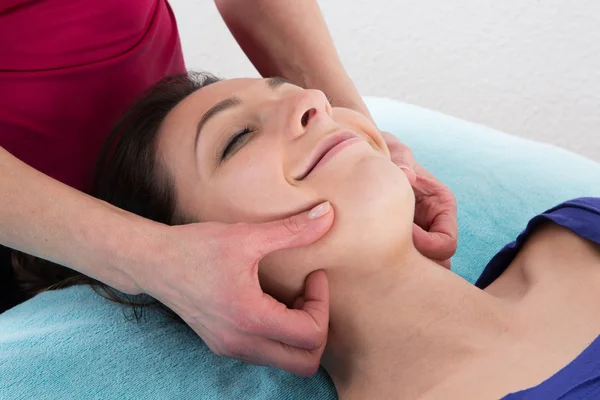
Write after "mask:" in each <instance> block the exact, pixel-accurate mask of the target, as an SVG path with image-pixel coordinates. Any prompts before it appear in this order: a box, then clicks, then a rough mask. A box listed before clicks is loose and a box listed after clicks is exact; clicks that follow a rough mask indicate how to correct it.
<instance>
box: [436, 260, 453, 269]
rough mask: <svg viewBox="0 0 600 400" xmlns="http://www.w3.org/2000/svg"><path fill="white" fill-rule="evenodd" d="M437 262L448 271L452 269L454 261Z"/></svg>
mask: <svg viewBox="0 0 600 400" xmlns="http://www.w3.org/2000/svg"><path fill="white" fill-rule="evenodd" d="M435 262H436V263H438V264H439V265H441V266H442V267H444V268H446V269H447V270H450V269H451V266H452V261H451V260H450V259H448V260H443V261H435Z"/></svg>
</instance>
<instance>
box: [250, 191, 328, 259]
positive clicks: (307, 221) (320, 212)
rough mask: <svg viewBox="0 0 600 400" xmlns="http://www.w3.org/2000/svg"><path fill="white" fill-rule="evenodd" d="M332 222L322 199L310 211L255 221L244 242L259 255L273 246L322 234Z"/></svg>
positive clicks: (306, 241)
mask: <svg viewBox="0 0 600 400" xmlns="http://www.w3.org/2000/svg"><path fill="white" fill-rule="evenodd" d="M332 224H333V208H332V207H331V204H330V203H329V202H328V201H325V202H323V203H321V204H319V205H317V206H316V207H314V208H312V209H311V210H310V211H305V212H303V213H301V214H297V215H294V216H292V217H289V218H285V219H281V220H278V221H272V222H266V223H264V224H258V225H255V226H254V227H253V229H252V231H251V233H250V235H249V237H248V242H249V243H248V244H249V246H250V248H251V249H253V250H255V251H258V252H259V253H260V254H259V255H260V257H263V256H265V255H266V254H268V253H271V252H273V251H275V250H280V249H285V248H291V247H300V246H305V245H307V244H310V243H313V242H314V241H316V240H318V239H320V238H321V237H322V236H323V235H325V233H327V231H329V228H331V225H332Z"/></svg>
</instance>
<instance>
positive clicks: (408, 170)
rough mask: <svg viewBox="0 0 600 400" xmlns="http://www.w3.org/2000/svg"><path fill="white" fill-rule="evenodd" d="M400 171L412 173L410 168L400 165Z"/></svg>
mask: <svg viewBox="0 0 600 400" xmlns="http://www.w3.org/2000/svg"><path fill="white" fill-rule="evenodd" d="M400 169H403V170H405V171H406V172H412V168H411V167H409V166H408V165H401V166H400Z"/></svg>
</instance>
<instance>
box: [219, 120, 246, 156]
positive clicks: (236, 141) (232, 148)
mask: <svg viewBox="0 0 600 400" xmlns="http://www.w3.org/2000/svg"><path fill="white" fill-rule="evenodd" d="M254 131H255V129H252V128H251V127H249V126H246V127H244V129H242V130H241V131H239V132H237V133H235V134H234V135H232V136H231V138H230V139H229V141H228V142H227V144H226V145H225V148H224V149H223V151H222V152H221V160H220V161H224V160H225V159H227V158H228V157H230V156H231V155H232V154H233V153H235V152H236V151H237V150H238V149H239V148H240V147H241V146H242V145H243V144H244V143H246V142H247V141H248V134H249V133H252V132H254Z"/></svg>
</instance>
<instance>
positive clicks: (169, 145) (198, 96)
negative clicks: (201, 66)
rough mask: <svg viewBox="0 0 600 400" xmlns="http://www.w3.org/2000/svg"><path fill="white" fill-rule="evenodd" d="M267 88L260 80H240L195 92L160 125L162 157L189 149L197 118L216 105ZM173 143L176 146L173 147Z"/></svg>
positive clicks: (209, 86)
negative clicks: (183, 147) (233, 97)
mask: <svg viewBox="0 0 600 400" xmlns="http://www.w3.org/2000/svg"><path fill="white" fill-rule="evenodd" d="M262 86H265V87H266V85H265V84H264V83H263V79H260V78H240V79H229V80H223V81H219V82H215V83H213V84H211V85H208V86H206V87H203V88H202V89H199V90H196V91H195V92H194V93H192V94H191V95H189V96H188V97H186V98H185V99H184V100H183V101H181V102H180V103H179V104H178V105H177V106H175V108H173V110H171V111H170V112H169V113H168V114H167V116H166V118H165V119H164V121H163V122H162V124H161V126H160V131H159V138H158V148H159V152H160V153H162V155H163V156H165V155H166V156H167V157H169V156H170V154H165V153H171V152H172V151H175V149H176V148H181V145H183V146H186V147H187V146H191V145H192V142H193V141H194V138H195V133H196V126H197V124H198V121H200V118H202V116H203V115H204V113H206V111H208V110H209V109H210V108H211V107H212V106H214V105H215V104H216V103H218V102H220V101H221V100H224V99H226V98H228V97H231V96H238V97H243V96H244V92H247V91H252V92H254V91H255V90H257V89H260V88H261V87H262ZM175 144H177V145H176V146H175Z"/></svg>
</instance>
